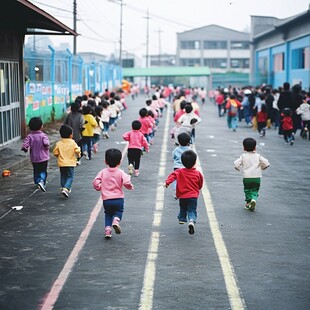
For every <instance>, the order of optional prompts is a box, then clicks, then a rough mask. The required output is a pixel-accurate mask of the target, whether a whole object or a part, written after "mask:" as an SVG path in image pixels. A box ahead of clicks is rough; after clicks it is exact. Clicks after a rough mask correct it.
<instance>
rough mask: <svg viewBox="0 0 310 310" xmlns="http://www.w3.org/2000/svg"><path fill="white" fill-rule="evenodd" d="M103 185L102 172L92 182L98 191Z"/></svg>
mask: <svg viewBox="0 0 310 310" xmlns="http://www.w3.org/2000/svg"><path fill="white" fill-rule="evenodd" d="M101 183H102V170H101V171H100V172H99V173H98V174H97V175H96V177H95V178H94V180H93V182H92V184H93V187H94V189H95V190H96V191H100V190H101Z"/></svg>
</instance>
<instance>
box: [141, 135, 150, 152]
mask: <svg viewBox="0 0 310 310" xmlns="http://www.w3.org/2000/svg"><path fill="white" fill-rule="evenodd" d="M141 139H142V146H143V147H144V148H145V150H146V151H147V152H148V151H149V144H148V143H147V141H146V138H145V137H144V135H143V134H141Z"/></svg>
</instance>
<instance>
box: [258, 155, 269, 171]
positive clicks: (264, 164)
mask: <svg viewBox="0 0 310 310" xmlns="http://www.w3.org/2000/svg"><path fill="white" fill-rule="evenodd" d="M259 162H260V166H261V168H262V170H265V169H267V168H268V167H269V166H270V164H269V161H268V159H266V158H265V157H263V156H259Z"/></svg>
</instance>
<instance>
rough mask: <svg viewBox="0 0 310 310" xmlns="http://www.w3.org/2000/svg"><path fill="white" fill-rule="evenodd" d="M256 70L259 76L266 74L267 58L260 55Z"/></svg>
mask: <svg viewBox="0 0 310 310" xmlns="http://www.w3.org/2000/svg"><path fill="white" fill-rule="evenodd" d="M258 72H259V75H260V76H267V72H268V58H267V57H260V58H259V59H258Z"/></svg>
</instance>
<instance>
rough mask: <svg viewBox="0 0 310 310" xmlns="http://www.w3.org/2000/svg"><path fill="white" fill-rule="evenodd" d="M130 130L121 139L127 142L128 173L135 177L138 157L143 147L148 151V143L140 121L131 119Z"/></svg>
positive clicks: (138, 164)
mask: <svg viewBox="0 0 310 310" xmlns="http://www.w3.org/2000/svg"><path fill="white" fill-rule="evenodd" d="M131 126H132V131H128V132H126V133H124V134H123V139H124V140H125V141H128V142H129V145H128V153H127V157H128V172H129V174H130V175H131V174H133V173H134V174H135V176H136V177H137V176H138V175H139V174H140V173H139V168H140V159H141V154H142V148H144V149H145V150H146V151H147V152H148V151H149V145H148V143H147V141H146V138H145V136H144V134H143V133H142V132H141V126H142V124H141V122H140V121H137V120H136V121H133V122H132V124H131Z"/></svg>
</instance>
